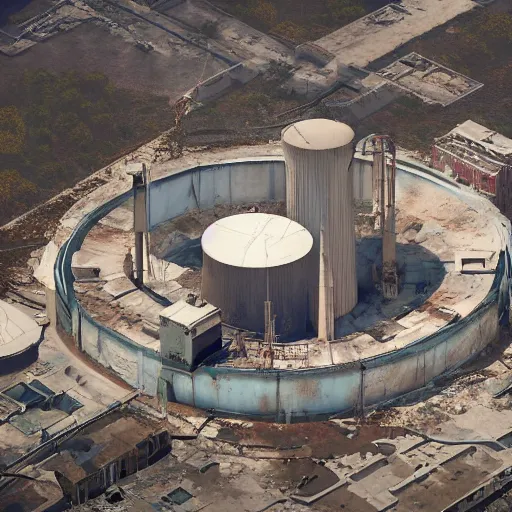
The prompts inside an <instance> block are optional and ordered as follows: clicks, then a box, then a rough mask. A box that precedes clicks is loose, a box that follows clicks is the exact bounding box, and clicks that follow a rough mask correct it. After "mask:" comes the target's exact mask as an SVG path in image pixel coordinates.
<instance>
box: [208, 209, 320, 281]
mask: <svg viewBox="0 0 512 512" xmlns="http://www.w3.org/2000/svg"><path fill="white" fill-rule="evenodd" d="M201 246H202V248H203V251H204V252H205V253H206V254H207V255H208V256H210V258H212V259H214V260H216V261H218V262H220V263H224V264H225V265H231V266H234V267H242V268H269V267H277V266H280V265H287V264H288V263H292V262H294V261H297V260H298V259H300V258H302V257H304V256H305V255H306V254H308V253H309V251H310V250H311V247H312V246H313V237H312V236H311V234H310V233H309V231H308V230H307V229H306V228H304V227H303V226H301V225H300V224H298V223H297V222H294V221H293V220H290V219H287V218H286V217H281V216H279V215H270V214H267V213H243V214H240V215H233V216H231V217H225V218H224V219H220V220H218V221H216V222H214V223H213V224H212V225H211V226H209V227H208V228H207V229H206V231H205V232H204V233H203V237H202V238H201ZM241 284H242V285H243V283H241Z"/></svg>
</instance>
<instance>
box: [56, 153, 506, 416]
mask: <svg viewBox="0 0 512 512" xmlns="http://www.w3.org/2000/svg"><path fill="white" fill-rule="evenodd" d="M398 167H399V174H402V173H405V174H403V178H404V179H405V180H407V179H425V180H428V181H429V182H430V183H432V184H434V185H435V186H439V187H442V188H443V189H445V190H446V189H447V190H449V191H450V192H451V193H453V194H455V195H457V196H458V197H460V198H461V199H462V200H464V201H466V202H469V203H474V204H475V205H476V204H477V203H480V207H483V206H484V204H485V203H484V200H483V199H480V198H479V197H478V196H476V195H474V194H470V193H468V192H467V191H465V190H463V189H460V188H458V187H457V186H456V185H454V184H453V182H451V181H450V180H448V179H446V178H445V177H443V176H442V175H439V174H438V173H436V172H435V171H432V170H431V169H428V168H424V167H423V166H421V165H418V164H412V163H410V162H403V161H402V162H400V161H399V166H398ZM353 171H354V188H355V197H356V199H357V198H364V197H365V196H366V195H367V194H368V183H367V177H366V175H365V161H364V160H360V161H355V162H354V165H353ZM130 195H131V193H130V192H128V193H125V194H123V195H121V196H119V197H117V198H115V199H113V200H111V201H109V202H108V203H106V204H104V205H102V206H101V207H99V208H97V209H96V210H94V211H93V212H91V213H90V214H88V215H86V216H85V217H84V218H83V219H82V221H81V222H80V223H79V224H78V226H77V227H76V228H75V230H74V232H73V234H72V236H71V237H70V238H69V239H68V240H67V242H66V243H65V244H64V245H63V246H62V247H61V249H60V251H59V255H58V258H57V261H56V265H55V282H56V292H57V293H56V302H57V323H58V327H59V328H61V329H63V330H64V331H66V332H67V333H68V334H70V335H72V336H73V337H74V338H75V340H76V342H77V344H78V346H79V347H80V348H81V349H82V350H84V351H85V352H87V353H88V354H89V355H90V356H91V357H93V358H94V359H96V360H98V361H99V362H101V363H102V364H103V365H104V366H106V367H107V368H110V369H112V370H114V371H115V372H116V373H117V374H119V375H120V376H121V377H122V378H123V379H124V380H125V381H126V382H128V383H129V384H131V385H132V386H134V387H137V388H140V389H143V390H144V391H145V392H146V393H148V394H151V395H155V394H157V392H161V393H162V394H163V395H166V391H168V394H169V396H170V397H172V398H173V399H175V400H176V401H178V402H181V403H185V404H189V405H193V406H196V407H200V408H204V409H215V410H216V411H217V412H219V413H226V414H231V415H233V414H240V415H245V416H252V417H266V418H270V419H275V420H277V421H292V420H294V419H298V418H302V419H304V418H314V417H318V416H322V415H327V414H333V413H336V412H340V411H347V410H351V409H353V408H354V407H360V406H361V404H363V405H365V406H366V405H371V404H376V403H379V402H383V401H386V400H389V399H391V398H393V397H396V396H398V395H400V394H403V393H406V392H409V391H412V390H414V389H418V388H421V387H423V386H424V385H425V384H427V383H428V382H429V381H431V380H432V379H434V378H435V377H437V376H439V375H441V374H443V373H446V372H448V371H451V370H454V369H456V368H457V367H459V366H460V365H462V364H463V363H464V362H466V361H467V360H468V359H470V358H471V357H473V356H474V355H476V354H478V353H479V352H480V351H481V350H482V349H483V348H484V347H485V346H486V345H487V344H489V343H490V342H491V341H493V340H494V339H495V338H496V337H497V335H498V330H499V320H500V318H507V319H508V315H504V313H505V312H506V311H507V307H508V285H509V280H510V277H511V269H510V258H509V257H508V249H507V247H508V246H509V245H510V240H509V237H510V227H509V226H510V224H509V223H508V221H506V220H505V219H504V218H503V217H500V216H499V215H498V214H497V215H496V218H495V223H494V224H495V226H494V227H495V228H496V229H497V230H498V231H499V233H500V234H501V235H502V240H503V252H502V255H501V258H500V263H499V265H498V268H497V272H496V275H495V279H494V283H493V286H492V289H491V290H490V291H489V293H488V295H487V297H486V298H485V299H484V301H482V303H481V304H480V305H479V306H478V307H477V308H476V309H475V310H474V311H473V312H472V313H471V314H470V315H469V316H468V317H466V318H464V319H463V320H460V321H458V322H456V323H454V324H451V325H448V326H446V327H444V328H441V329H440V330H439V331H437V332H436V333H434V334H432V335H430V336H427V337H424V338H421V339H418V340H416V341H415V342H414V343H411V344H410V345H408V346H407V347H404V348H402V349H399V350H396V351H394V352H390V353H387V354H383V355H379V356H376V357H373V358H368V359H364V360H361V361H359V362H357V363H353V364H348V365H338V366H330V367H322V368H310V369H303V370H286V371H279V370H255V369H240V368H215V367H203V368H199V369H197V370H196V371H195V372H192V373H190V372H185V371H182V370H178V369H176V368H173V367H171V366H170V365H168V364H167V363H166V361H164V364H163V365H161V358H160V355H159V354H157V353H156V352H154V351H152V350H149V349H147V348H145V347H142V346H140V345H137V344H136V343H134V342H133V341H131V340H130V339H128V338H127V337H125V336H123V335H122V334H120V333H117V332H115V331H113V330H111V329H109V328H107V327H105V326H103V325H101V324H99V323H98V322H96V321H95V320H94V319H93V318H92V317H91V316H90V315H89V314H88V313H87V312H86V311H84V310H83V308H82V307H81V306H80V305H79V304H78V302H77V300H76V297H75V294H74V290H73V274H72V272H71V259H72V256H73V253H74V252H76V251H77V250H79V249H80V246H81V244H82V242H83V240H84V238H85V237H86V235H87V233H88V232H89V230H90V229H91V228H92V227H93V226H94V224H96V223H97V222H98V221H99V220H100V219H101V218H102V217H104V216H105V215H107V214H108V213H109V212H110V211H112V210H113V209H115V208H116V207H118V206H119V205H121V204H122V203H123V202H124V201H125V200H126V199H128V198H129V197H130ZM150 196H151V211H150V215H149V221H150V225H151V228H154V227H155V226H157V225H158V224H160V223H161V222H164V221H166V220H168V219H171V218H173V217H176V216H178V215H182V214H183V213H185V212H187V211H188V210H190V209H193V208H196V207H200V208H202V209H206V208H211V207H213V206H214V205H216V204H222V203H247V202H257V201H262V200H268V199H271V200H284V198H285V178H284V163H283V161H282V160H280V159H276V158H268V159H259V160H255V161H247V160H242V161H233V162H229V163H224V164H219V165H215V166H202V167H196V168H193V169H187V170H183V171H181V172H179V173H175V174H172V175H170V176H167V177H165V178H162V179H160V180H158V181H155V182H153V183H152V185H151V190H150ZM490 229H491V227H490ZM159 374H160V375H159ZM159 376H160V377H161V378H160V379H159ZM166 388H167V389H166Z"/></svg>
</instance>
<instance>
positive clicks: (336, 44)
mask: <svg viewBox="0 0 512 512" xmlns="http://www.w3.org/2000/svg"><path fill="white" fill-rule="evenodd" d="M476 5H477V4H476V3H475V2H473V1H472V0H421V2H420V1H419V0H404V1H403V2H401V3H400V5H399V8H404V9H406V10H407V13H400V12H399V11H398V12H396V15H394V16H393V19H394V20H395V21H394V22H392V23H390V24H378V23H375V21H373V20H374V17H376V16H377V17H378V13H379V11H377V12H376V13H372V14H369V15H368V16H365V17H364V18H361V19H359V20H357V21H354V22H353V23H351V24H350V25H347V26H345V27H343V28H341V29H339V30H336V31H335V32H332V33H331V34H329V35H327V36H325V37H322V38H321V39H318V40H317V41H315V44H317V45H319V46H321V47H322V48H325V49H326V50H327V51H329V52H331V53H333V54H335V55H336V56H337V58H338V59H339V60H340V61H341V62H343V63H345V64H355V65H356V66H361V67H365V66H367V65H368V63H370V62H372V61H374V60H376V59H378V58H379V57H382V56H384V55H386V54H387V53H390V52H392V51H393V50H394V49H395V48H397V47H398V46H400V45H402V44H404V43H406V42H407V41H410V40H411V39H413V38H415V37H418V36H421V35H422V34H424V33H425V32H428V31H429V30H432V29H433V28H434V27H437V26H439V25H442V24H444V23H446V22H448V21H450V20H451V19H453V18H455V16H458V15H459V14H462V13H464V12H467V11H469V10H471V9H473V8H475V7H476ZM385 9H390V7H389V6H388V7H386V8H385ZM331 65H332V64H331Z"/></svg>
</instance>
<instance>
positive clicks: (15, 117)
mask: <svg viewBox="0 0 512 512" xmlns="http://www.w3.org/2000/svg"><path fill="white" fill-rule="evenodd" d="M24 144H25V123H24V122H23V118H22V117H21V114H20V112H19V111H18V109H17V108H16V107H14V106H10V107H3V108H0V154H4V155H19V154H20V153H21V152H22V150H23V146H24Z"/></svg>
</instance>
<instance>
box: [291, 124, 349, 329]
mask: <svg viewBox="0 0 512 512" xmlns="http://www.w3.org/2000/svg"><path fill="white" fill-rule="evenodd" d="M281 138H282V145H283V149H284V156H285V160H286V207H287V214H288V217H289V218H290V219H293V220H294V221H296V222H298V223H299V224H301V225H302V226H304V227H305V228H306V229H307V230H308V231H309V232H310V233H311V235H312V236H313V240H314V244H313V250H312V253H313V256H314V258H316V261H315V263H314V265H315V268H316V269H318V271H315V272H312V274H311V275H310V278H309V295H310V315H311V320H312V322H313V325H314V326H315V327H317V328H318V329H319V331H322V333H323V331H324V330H325V324H324V326H323V327H322V323H325V318H319V315H318V311H319V307H320V312H321V313H320V315H321V316H323V315H325V316H326V318H328V319H329V320H328V321H327V322H328V323H330V326H328V327H327V334H326V336H327V338H328V339H329V338H331V337H332V336H333V331H334V325H333V323H334V319H336V318H339V317H340V316H342V315H345V314H347V313H348V312H350V310H351V309H352V308H353V307H354V306H355V305H356V303H357V279H356V261H355V256H356V252H355V231H354V214H353V184H352V175H351V173H350V170H349V168H350V163H351V160H352V156H353V152H354V149H353V144H352V140H353V138H354V132H353V130H352V129H351V128H350V127H349V126H347V125H346V124H343V123H338V122H336V121H330V120H328V119H308V120H306V121H300V122H298V123H294V124H292V125H290V126H288V127H287V128H285V129H284V130H283V132H282V137H281ZM321 252H322V254H321ZM319 294H320V299H319ZM323 334H325V333H323ZM319 337H320V332H319Z"/></svg>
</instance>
